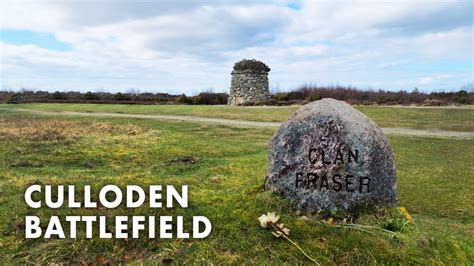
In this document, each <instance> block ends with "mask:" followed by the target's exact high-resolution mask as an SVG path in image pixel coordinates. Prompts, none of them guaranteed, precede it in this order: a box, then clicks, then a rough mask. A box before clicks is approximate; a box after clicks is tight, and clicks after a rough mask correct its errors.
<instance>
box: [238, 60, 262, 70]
mask: <svg viewBox="0 0 474 266" xmlns="http://www.w3.org/2000/svg"><path fill="white" fill-rule="evenodd" d="M234 70H256V71H265V72H270V68H269V67H268V66H267V65H266V64H265V63H263V62H260V61H258V60H255V59H252V60H249V59H243V60H241V61H239V62H237V63H235V64H234Z"/></svg>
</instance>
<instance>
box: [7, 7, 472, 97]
mask: <svg viewBox="0 0 474 266" xmlns="http://www.w3.org/2000/svg"><path fill="white" fill-rule="evenodd" d="M471 8H472V2H471V1H399V2H395V3H394V2H385V1H381V2H379V1H362V0H357V1H351V2H347V1H323V0H321V1H284V0H275V1H270V0H268V1H218V0H208V1H179V2H178V1H159V2H158V1H153V2H151V1H138V2H135V1H134V2H132V1H124V0H119V1H110V0H103V1H94V2H90V1H77V0H75V1H10V0H7V1H5V2H2V14H1V15H2V28H4V29H8V30H19V31H25V30H26V31H31V32H42V33H49V34H50V35H52V36H54V38H55V39H56V40H58V41H59V42H62V43H65V44H67V45H69V46H70V47H71V48H72V50H71V51H54V50H53V49H45V48H48V47H44V46H41V47H40V46H39V45H38V44H35V43H34V42H33V41H31V40H30V41H31V42H30V43H28V40H26V42H25V43H23V44H14V43H8V42H7V41H4V42H2V43H0V45H1V47H2V49H3V52H2V62H1V66H2V82H3V84H2V86H3V87H6V88H19V87H38V88H42V89H50V90H56V89H59V90H62V89H64V90H68V89H75V90H78V89H80V90H91V89H95V88H104V89H106V90H111V91H117V90H125V89H127V88H130V87H135V88H139V89H142V90H155V91H174V92H186V93H190V92H194V91H197V90H201V89H206V88H209V87H212V88H214V89H215V90H216V91H226V90H227V88H228V84H229V81H230V75H229V73H230V71H231V67H232V65H233V63H234V62H236V61H238V60H240V59H242V58H258V59H261V60H263V61H264V62H266V63H268V64H269V65H270V67H271V68H272V72H271V73H270V83H271V84H272V86H279V87H281V88H282V89H288V88H294V87H295V86H297V85H300V84H303V83H307V82H313V83H318V84H341V85H356V86H361V87H377V88H378V87H383V88H386V89H411V88H413V87H414V86H422V88H425V89H437V88H439V87H441V86H442V87H459V86H461V85H462V84H463V83H465V82H466V81H469V80H470V79H471V80H472V61H473V52H472V46H473V39H472V38H473V29H472V13H471V12H470V10H472V9H471ZM446 62H449V64H448V65H449V66H451V67H447V65H446ZM469 62H470V64H469ZM414 64H417V65H418V67H417V68H416V71H414V69H413V68H411V69H409V68H410V67H409V66H412V65H414ZM425 66H429V67H425ZM443 66H444V67H443ZM449 68H450V69H449ZM440 75H448V76H449V77H446V78H442V79H440V78H433V77H439V76H440ZM430 78H431V80H429V79H430Z"/></svg>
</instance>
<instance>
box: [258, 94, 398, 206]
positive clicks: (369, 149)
mask: <svg viewBox="0 0 474 266" xmlns="http://www.w3.org/2000/svg"><path fill="white" fill-rule="evenodd" d="M265 187H266V189H267V190H272V191H273V192H276V193H278V194H281V195H283V196H285V197H287V198H289V199H290V200H291V201H293V202H294V203H295V206H296V208H297V209H298V210H301V211H319V210H334V211H340V210H342V211H345V210H350V209H353V208H355V207H361V206H373V205H375V206H392V205H395V204H396V175H395V163H394V159H393V155H392V150H391V147H390V144H389V143H388V141H387V139H386V138H385V136H384V134H383V132H382V130H381V128H380V127H378V126H377V125H376V124H375V123H374V122H373V121H372V120H371V119H369V118H368V117H367V116H365V115H364V114H362V113H361V112H359V111H357V110H356V109H354V108H353V107H352V106H350V105H349V104H347V103H345V102H342V101H337V100H334V99H328V98H326V99H322V100H319V101H315V102H312V103H309V104H307V105H304V106H303V107H301V108H300V109H299V110H298V111H297V112H296V113H295V114H294V115H293V116H292V117H291V118H290V119H289V120H288V121H286V122H285V123H284V124H283V125H282V126H281V127H280V128H279V129H278V130H277V131H276V133H275V134H274V136H273V138H272V140H271V143H270V147H269V169H268V177H267V180H266V184H265Z"/></svg>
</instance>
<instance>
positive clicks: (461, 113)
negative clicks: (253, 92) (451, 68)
mask: <svg viewBox="0 0 474 266" xmlns="http://www.w3.org/2000/svg"><path fill="white" fill-rule="evenodd" d="M0 108H23V109H34V110H43V111H76V112H108V113H127V114H160V115H185V116H201V117H212V118H227V119H241V120H250V121H264V122H282V121H285V120H286V119H288V117H289V116H290V115H291V114H293V113H294V112H295V111H296V110H297V109H298V108H299V106H289V107H237V106H234V107H229V106H212V105H195V106H193V105H112V104H15V105H6V104H0ZM356 108H357V109H358V110H359V111H361V112H363V113H365V114H366V115H368V116H369V117H370V118H372V119H373V120H374V121H375V122H377V123H378V124H379V125H380V126H381V127H403V128H414V129H440V130H454V131H466V132H474V123H472V121H474V108H470V107H469V108H464V109H460V108H409V107H408V108H407V107H390V106H388V107H378V106H356ZM469 121H471V123H469Z"/></svg>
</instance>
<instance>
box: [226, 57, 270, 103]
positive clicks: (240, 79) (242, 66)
mask: <svg viewBox="0 0 474 266" xmlns="http://www.w3.org/2000/svg"><path fill="white" fill-rule="evenodd" d="M269 71H270V68H268V67H267V66H266V65H265V64H264V63H262V62H260V61H257V60H242V61H240V62H237V63H236V64H235V65H234V70H233V71H232V80H231V86H230V94H229V100H228V102H227V104H228V105H252V104H256V103H261V102H265V101H268V100H270V91H269V90H268V72H269Z"/></svg>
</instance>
